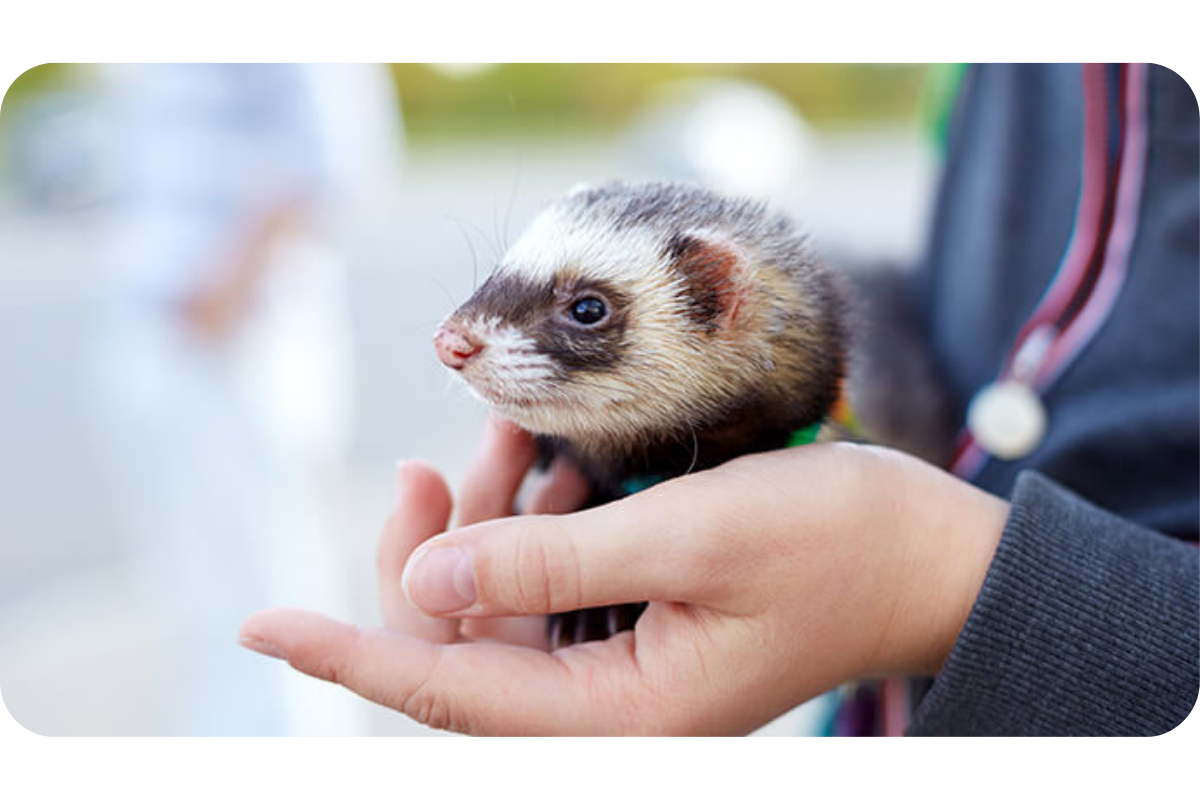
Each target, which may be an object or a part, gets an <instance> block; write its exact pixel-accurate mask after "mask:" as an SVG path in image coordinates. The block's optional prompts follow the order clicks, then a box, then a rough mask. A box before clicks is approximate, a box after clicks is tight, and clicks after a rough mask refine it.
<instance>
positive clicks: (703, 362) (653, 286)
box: [434, 183, 842, 449]
mask: <svg viewBox="0 0 1200 800" xmlns="http://www.w3.org/2000/svg"><path fill="white" fill-rule="evenodd" d="M836 299H837V298H836V292H835V291H834V288H833V286H832V285H831V284H830V282H829V280H828V276H827V275H826V274H825V273H824V272H823V271H822V270H820V269H819V268H818V267H816V265H815V264H814V263H813V260H812V259H811V257H810V256H809V255H808V253H807V252H806V250H805V247H804V244H803V241H802V238H801V237H800V236H798V235H797V233H796V232H795V230H794V229H793V226H792V225H791V223H790V222H789V221H788V220H787V219H785V218H784V217H781V216H779V215H776V214H772V213H770V212H768V211H767V210H766V208H765V207H764V206H763V205H761V204H759V203H755V202H751V201H745V200H734V199H728V198H724V197H720V196H718V195H715V194H713V193H710V192H707V191H704V190H701V189H698V188H693V187H687V186H679V185H673V184H621V183H615V184H606V185H603V186H598V187H582V188H579V189H576V190H574V191H572V192H571V193H570V194H568V195H567V196H566V197H565V198H563V199H562V200H560V201H558V202H557V203H555V204H554V205H551V206H550V207H548V208H547V209H545V210H544V211H542V212H541V213H540V214H539V215H538V216H537V217H535V218H534V220H533V221H532V223H531V224H530V225H529V227H528V229H527V230H526V231H525V232H524V233H523V234H522V236H521V238H520V239H519V240H518V241H517V243H516V244H515V245H514V246H513V247H512V248H511V249H510V250H509V251H508V253H507V254H506V255H505V256H504V258H503V260H502V262H501V264H500V265H499V267H498V268H497V269H496V271H495V272H494V273H493V274H492V276H491V277H490V278H489V279H488V280H487V281H486V282H485V283H484V284H483V285H482V286H480V287H479V289H478V290H477V291H476V292H475V294H474V295H473V296H472V297H471V298H470V299H469V300H467V302H466V303H464V304H463V305H462V306H461V307H460V308H459V309H457V310H456V311H454V313H452V314H451V315H450V316H449V317H447V318H446V320H445V321H444V322H443V323H442V325H441V327H440V328H439V330H438V332H437V334H436V336H435V337H434V341H435V346H436V349H437V352H438V356H439V358H440V359H441V360H442V362H443V363H444V364H446V366H448V367H450V368H451V369H454V370H455V371H456V372H457V373H458V374H459V375H460V376H461V377H462V378H463V379H464V380H465V381H466V383H467V385H468V386H469V387H470V388H471V390H472V391H473V392H475V393H476V394H477V395H479V396H480V397H482V398H483V399H484V400H485V401H487V402H488V403H489V404H491V405H492V406H493V408H494V409H495V410H496V411H497V412H498V413H499V414H501V415H503V416H505V417H507V418H509V419H511V420H513V421H514V422H516V423H518V424H519V425H521V426H522V427H524V428H526V429H528V430H530V431H533V432H535V433H540V434H547V435H554V436H559V437H563V438H566V439H570V440H572V441H574V442H576V443H577V444H579V445H581V446H583V447H590V448H595V449H605V448H606V447H621V446H622V445H623V444H624V445H627V444H629V443H633V442H644V441H648V440H653V439H655V438H657V437H663V436H669V435H673V434H675V433H677V432H678V431H680V430H683V431H686V430H688V429H689V428H693V429H694V428H696V427H700V426H712V425H714V424H718V423H719V422H720V418H721V417H722V415H730V414H736V413H738V412H739V411H742V412H744V411H746V410H747V409H750V408H755V407H758V406H757V405H756V404H755V403H753V402H749V400H750V399H754V398H759V399H761V398H763V397H764V396H766V395H777V397H772V398H771V399H773V400H775V401H777V404H784V405H787V406H789V407H802V406H804V405H805V404H806V398H807V399H808V400H810V401H811V402H808V403H807V404H808V405H810V406H812V407H813V409H815V410H814V411H813V412H812V414H810V415H811V416H814V418H819V416H820V415H821V414H823V413H824V411H825V410H826V409H827V407H828V405H829V403H831V402H832V399H833V397H834V395H835V393H836V391H837V383H838V380H839V379H840V377H841V368H842V367H841V365H842V346H841V341H840V340H841V336H840V329H839V328H838V325H839V322H838V319H837V311H838V308H837V302H836ZM810 421H811V420H810Z"/></svg>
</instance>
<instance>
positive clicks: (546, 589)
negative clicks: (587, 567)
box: [507, 527, 579, 614]
mask: <svg viewBox="0 0 1200 800" xmlns="http://www.w3.org/2000/svg"><path fill="white" fill-rule="evenodd" d="M511 559H512V561H511V564H510V565H509V567H510V568H509V571H508V572H509V575H510V576H511V581H510V582H509V596H508V598H507V599H508V600H509V605H511V606H512V607H513V608H514V609H515V610H517V611H520V612H522V613H526V614H545V613H549V612H550V611H553V610H556V609H559V608H564V607H565V606H564V603H567V604H568V605H569V603H570V601H571V600H572V599H575V598H578V594H579V592H578V583H579V565H578V557H577V554H576V553H575V551H574V548H573V547H572V546H571V544H570V541H569V537H568V536H567V535H566V532H565V531H561V530H558V529H557V528H555V527H547V528H546V529H543V530H537V531H536V532H525V533H523V534H522V535H519V536H518V537H517V539H516V542H515V545H514V546H513V548H512V552H511Z"/></svg>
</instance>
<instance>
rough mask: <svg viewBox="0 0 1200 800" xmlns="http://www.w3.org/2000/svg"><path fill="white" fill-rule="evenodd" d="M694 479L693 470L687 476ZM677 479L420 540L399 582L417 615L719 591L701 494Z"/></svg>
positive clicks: (558, 607) (532, 609) (538, 609)
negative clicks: (584, 505)
mask: <svg viewBox="0 0 1200 800" xmlns="http://www.w3.org/2000/svg"><path fill="white" fill-rule="evenodd" d="M697 477H698V476H697ZM695 483H696V481H693V480H691V479H681V480H678V481H671V482H669V483H667V484H663V485H661V486H658V487H655V488H653V489H650V490H647V491H645V492H642V493H640V494H638V495H635V496H633V497H629V498H625V499H624V500H619V501H617V502H614V503H609V504H607V505H605V506H600V507H598V508H593V509H589V510H587V511H581V512H578V513H575V514H567V515H544V516H541V515H527V516H521V517H510V518H506V519H500V520H492V521H489V522H485V523H481V524H479V525H473V526H470V527H467V528H460V529H457V530H454V531H451V532H449V533H445V534H442V535H439V536H436V537H434V538H432V539H430V540H429V541H428V542H426V543H425V544H423V545H422V546H421V547H419V548H418V549H417V550H416V551H415V552H414V553H413V555H412V557H411V558H410V559H409V561H408V564H407V566H406V568H405V571H404V575H403V577H402V579H401V582H402V586H403V587H404V592H405V594H406V596H407V597H408V599H409V601H410V602H411V603H413V604H414V605H415V606H417V607H418V608H419V609H421V610H422V611H424V612H425V613H427V614H433V615H453V616H464V617H473V616H496V615H506V614H546V613H552V612H559V611H569V610H572V609H577V608H587V607H593V606H603V605H615V604H619V603H634V602H640V601H645V600H659V601H680V602H695V601H699V600H702V599H703V596H702V595H706V594H708V593H710V592H712V591H715V590H717V589H719V588H720V585H721V581H720V576H719V574H717V573H720V571H721V570H720V561H721V560H722V559H721V558H720V553H719V552H716V551H717V550H719V548H714V547H713V542H714V540H720V539H722V538H724V537H723V536H720V535H717V536H714V535H713V534H714V533H718V532H717V531H716V529H715V527H714V523H713V521H712V515H708V514H705V513H704V503H703V500H704V496H703V495H704V493H703V492H700V491H698V490H697V489H696V487H695V486H694V485H693V484H695Z"/></svg>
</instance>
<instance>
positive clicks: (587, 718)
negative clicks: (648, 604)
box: [239, 609, 638, 735]
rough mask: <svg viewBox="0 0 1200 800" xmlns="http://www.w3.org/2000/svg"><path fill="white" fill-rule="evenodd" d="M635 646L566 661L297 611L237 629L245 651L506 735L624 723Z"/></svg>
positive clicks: (454, 726) (413, 709)
mask: <svg viewBox="0 0 1200 800" xmlns="http://www.w3.org/2000/svg"><path fill="white" fill-rule="evenodd" d="M632 642H633V637H632V635H628V634H626V635H624V636H623V638H622V639H621V640H620V641H617V640H610V641H609V642H604V643H594V644H593V645H588V646H586V647H587V650H586V652H585V651H584V650H583V649H582V648H575V650H576V652H574V653H567V652H565V651H564V653H563V654H562V655H551V654H548V653H543V652H540V651H537V650H531V649H529V648H524V647H514V646H512V645H504V644H497V643H491V642H482V643H472V644H454V645H437V644H432V643H430V642H426V641H423V640H421V639H417V638H414V637H411V636H405V635H404V634H402V633H398V632H396V631H389V630H386V629H380V628H375V629H363V628H358V627H355V626H353V625H347V624H345V623H341V622H337V621H334V620H331V619H329V618H327V617H323V616H321V615H320V614H315V613H313V612H309V611H300V610H297V609H273V610H270V611H260V612H259V613H257V614H255V615H253V616H252V617H250V618H249V619H248V620H246V622H245V623H243V625H242V629H241V631H240V632H239V643H240V644H242V645H243V646H245V647H248V648H250V649H252V650H256V651H258V652H261V653H264V654H266V655H272V656H275V657H277V658H283V659H286V660H287V661H288V663H290V664H291V665H292V666H293V667H294V668H296V669H297V670H299V671H300V672H303V673H305V674H306V675H311V676H313V677H315V678H320V679H322V680H327V681H332V682H334V683H340V684H342V685H343V686H345V687H346V688H347V689H350V690H351V691H353V692H355V693H356V694H359V695H361V696H363V697H365V698H367V699H368V700H371V701H374V702H376V703H379V704H381V705H385V706H388V707H390V708H393V709H396V710H397V711H400V712H402V713H404V714H406V715H408V716H410V717H412V718H413V719H415V720H417V721H418V722H421V723H423V724H426V725H430V726H432V727H435V728H449V729H451V730H455V731H459V732H461V733H490V734H509V735H520V734H526V735H527V734H553V733H564V732H577V733H584V732H593V733H601V732H615V731H616V730H617V726H619V725H621V726H624V725H628V720H629V719H630V717H631V714H630V712H629V711H628V706H629V705H631V704H630V703H629V698H631V697H633V696H635V694H636V689H637V688H638V687H637V682H638V678H637V672H636V670H635V669H634V668H633V656H632V648H631V643H632ZM634 705H637V704H634ZM622 709H625V710H624V711H622Z"/></svg>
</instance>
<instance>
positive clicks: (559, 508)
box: [524, 456, 591, 514]
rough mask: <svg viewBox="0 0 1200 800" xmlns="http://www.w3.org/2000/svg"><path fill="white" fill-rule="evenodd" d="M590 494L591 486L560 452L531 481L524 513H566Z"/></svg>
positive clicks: (580, 505)
mask: <svg viewBox="0 0 1200 800" xmlns="http://www.w3.org/2000/svg"><path fill="white" fill-rule="evenodd" d="M589 494H591V487H589V486H588V483H587V479H586V478H584V477H583V473H582V472H580V471H579V470H578V469H577V468H576V467H575V466H574V465H573V464H571V462H569V461H567V460H566V459H565V458H563V457H561V456H559V457H558V458H556V459H554V461H553V462H551V464H550V469H548V470H546V474H545V475H544V476H541V477H540V478H539V480H538V481H537V482H536V483H535V484H534V486H533V489H532V491H531V492H530V493H529V502H528V504H527V506H526V508H525V509H524V511H525V513H527V514H567V513H570V512H572V511H578V510H579V509H580V508H582V507H583V504H584V503H585V502H587V499H588V495H589Z"/></svg>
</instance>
